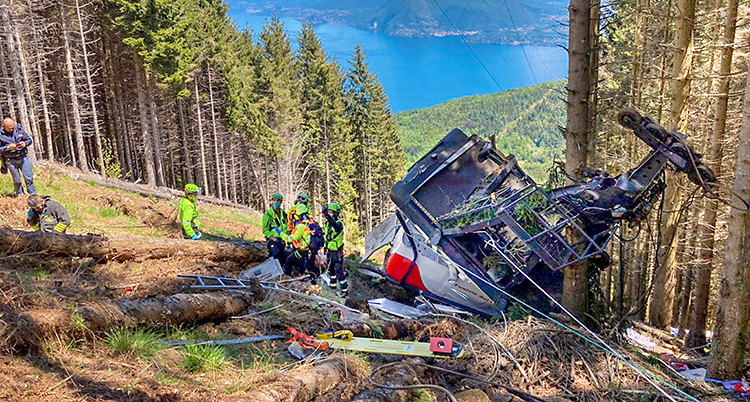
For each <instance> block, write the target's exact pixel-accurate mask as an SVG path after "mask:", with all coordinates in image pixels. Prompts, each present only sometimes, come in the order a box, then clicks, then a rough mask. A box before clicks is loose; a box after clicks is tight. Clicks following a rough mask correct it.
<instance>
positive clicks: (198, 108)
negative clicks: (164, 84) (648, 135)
mask: <svg viewBox="0 0 750 402" xmlns="http://www.w3.org/2000/svg"><path fill="white" fill-rule="evenodd" d="M195 107H196V113H197V114H198V126H197V127H198V142H199V143H200V145H201V173H202V174H203V189H204V190H205V193H206V195H208V194H209V188H208V171H207V170H206V145H205V142H204V139H203V119H202V117H201V98H200V92H198V78H197V77H196V79H195Z"/></svg>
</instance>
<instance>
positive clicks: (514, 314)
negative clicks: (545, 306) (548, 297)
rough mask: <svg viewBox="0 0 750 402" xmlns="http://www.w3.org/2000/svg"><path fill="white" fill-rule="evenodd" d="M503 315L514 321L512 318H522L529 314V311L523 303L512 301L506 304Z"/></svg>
mask: <svg viewBox="0 0 750 402" xmlns="http://www.w3.org/2000/svg"><path fill="white" fill-rule="evenodd" d="M505 315H506V316H507V317H508V319H509V320H511V321H514V320H522V319H524V318H526V317H528V316H529V315H531V312H530V311H529V310H528V309H527V308H526V307H524V306H523V305H521V304H519V303H516V302H513V303H510V305H509V306H508V309H507V310H506V312H505Z"/></svg>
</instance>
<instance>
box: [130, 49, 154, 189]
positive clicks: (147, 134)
mask: <svg viewBox="0 0 750 402" xmlns="http://www.w3.org/2000/svg"><path fill="white" fill-rule="evenodd" d="M132 52H133V65H134V66H135V83H136V93H137V95H138V110H139V111H140V112H141V120H140V121H139V122H138V124H139V125H140V127H141V134H142V135H143V138H142V141H141V143H142V145H143V163H144V164H145V165H146V166H145V168H146V183H148V185H150V186H155V185H156V170H155V168H154V148H153V146H154V142H153V139H152V138H151V131H150V130H149V117H148V104H149V102H150V100H148V99H147V95H146V89H145V86H146V85H148V83H147V82H145V81H146V77H145V75H144V72H143V67H142V66H141V58H140V57H139V56H138V52H136V51H135V49H133V50H132Z"/></svg>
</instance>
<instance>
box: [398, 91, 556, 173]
mask: <svg viewBox="0 0 750 402" xmlns="http://www.w3.org/2000/svg"><path fill="white" fill-rule="evenodd" d="M563 85H564V83H563V82H562V81H557V82H552V83H544V84H539V85H535V86H532V87H526V88H519V89H513V90H509V91H504V92H500V93H497V94H492V95H479V96H470V97H465V98H460V99H454V100H451V101H448V102H445V103H441V104H439V105H436V106H433V107H431V108H427V109H418V110H412V111H407V112H400V113H397V114H396V124H397V126H398V130H399V132H400V133H401V138H402V139H403V144H404V151H405V152H406V155H407V158H408V161H409V163H410V164H411V163H414V162H415V161H416V160H417V159H419V158H421V157H422V156H423V155H424V154H425V153H427V152H428V151H429V150H430V149H431V148H432V147H433V146H434V145H435V144H436V143H437V142H438V141H440V140H441V139H442V138H443V137H444V136H445V135H446V134H448V132H449V131H450V130H452V129H454V128H459V129H461V131H463V132H464V133H466V134H467V135H473V134H477V135H479V136H481V137H484V138H489V137H490V136H491V135H493V134H494V135H496V136H497V138H496V145H497V148H498V150H500V152H502V153H504V154H513V155H515V156H516V157H517V158H518V160H519V163H520V165H521V167H522V168H523V169H524V170H525V171H526V173H528V174H529V175H531V176H532V177H533V178H534V179H535V180H537V181H539V182H542V181H544V179H546V177H547V169H548V165H549V162H550V161H551V160H552V159H553V158H558V157H561V156H562V155H563V150H564V149H565V137H564V135H563V134H562V133H561V132H560V130H559V128H558V127H559V126H564V125H565V105H564V104H563V102H562V100H561V95H560V93H561V91H562V90H563Z"/></svg>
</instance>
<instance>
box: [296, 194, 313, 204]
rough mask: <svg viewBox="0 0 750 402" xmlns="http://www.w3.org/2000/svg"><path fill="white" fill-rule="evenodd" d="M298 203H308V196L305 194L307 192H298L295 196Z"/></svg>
mask: <svg viewBox="0 0 750 402" xmlns="http://www.w3.org/2000/svg"><path fill="white" fill-rule="evenodd" d="M297 201H298V203H300V202H301V203H303V204H305V205H307V204H309V203H310V198H309V197H308V196H307V194H300V195H298V196H297Z"/></svg>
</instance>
